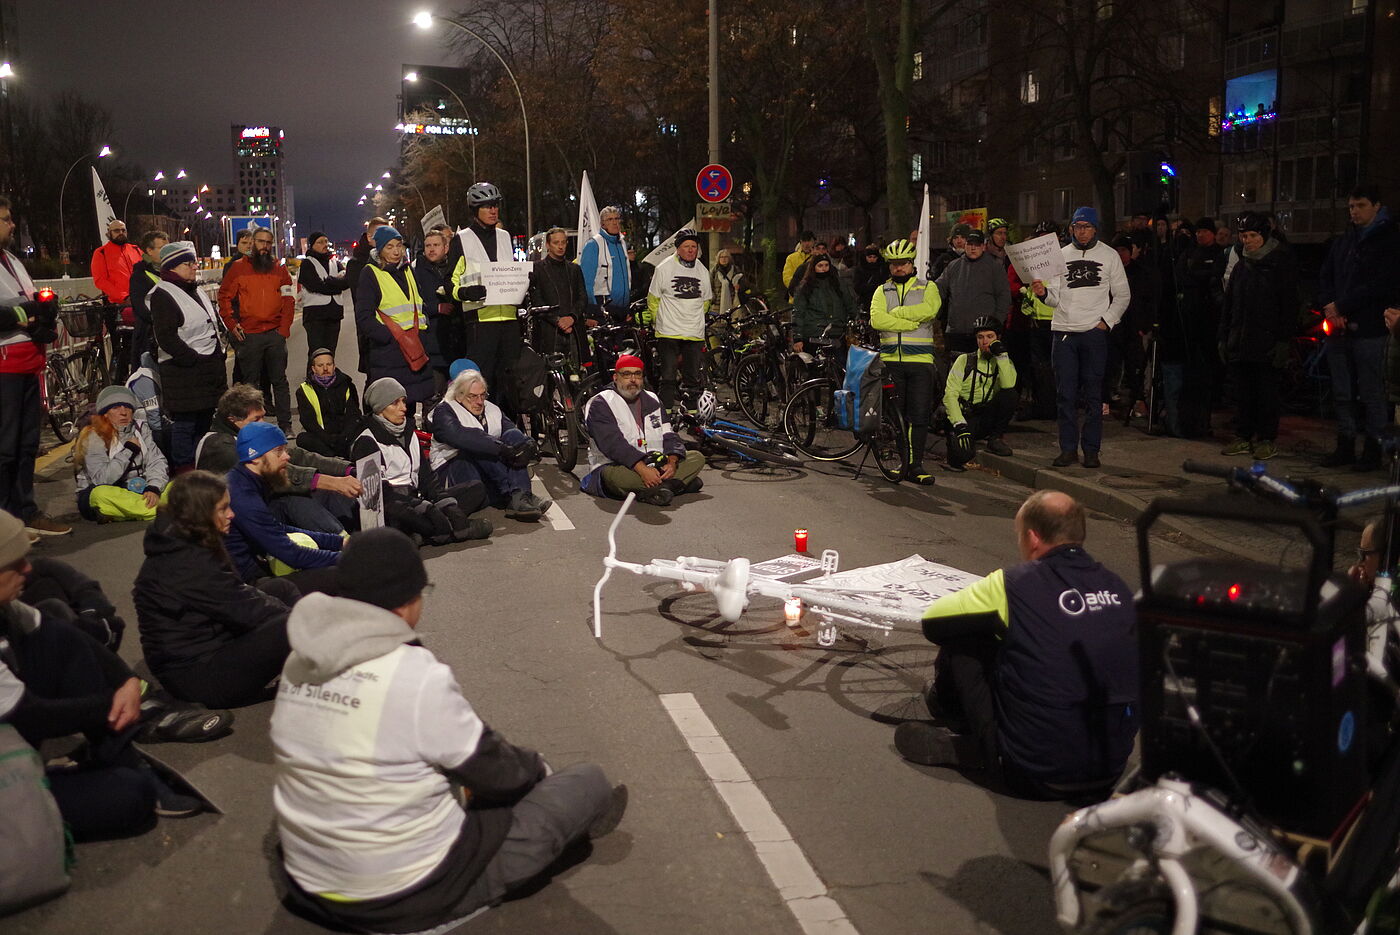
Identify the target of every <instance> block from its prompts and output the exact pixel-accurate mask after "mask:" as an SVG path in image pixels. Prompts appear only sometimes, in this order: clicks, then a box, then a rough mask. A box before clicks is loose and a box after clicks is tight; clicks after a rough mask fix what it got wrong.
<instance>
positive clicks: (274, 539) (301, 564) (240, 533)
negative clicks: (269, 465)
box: [224, 464, 344, 581]
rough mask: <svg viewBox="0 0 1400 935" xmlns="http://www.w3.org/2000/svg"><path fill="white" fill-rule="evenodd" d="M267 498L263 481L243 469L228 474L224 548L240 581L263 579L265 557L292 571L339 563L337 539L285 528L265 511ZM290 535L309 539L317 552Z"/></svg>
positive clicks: (326, 535)
mask: <svg viewBox="0 0 1400 935" xmlns="http://www.w3.org/2000/svg"><path fill="white" fill-rule="evenodd" d="M267 496H268V493H267V485H266V484H264V483H263V480H262V478H260V477H258V476H257V475H256V474H254V473H253V472H252V471H250V470H248V469H247V468H246V467H244V466H243V465H241V464H240V465H238V466H237V467H235V468H234V469H233V470H231V471H229V472H228V497H229V506H231V507H232V508H233V525H232V526H231V527H230V528H229V531H228V535H227V536H225V537H224V544H225V546H226V547H227V548H228V554H229V558H230V559H232V560H233V567H234V569H235V570H236V571H237V573H238V576H239V577H240V578H242V579H243V580H244V581H256V580H257V579H259V578H263V577H266V576H267V573H268V572H267V569H266V568H265V567H264V566H263V564H262V561H263V559H264V558H265V557H267V556H272V557H273V558H277V559H281V560H282V561H283V562H285V563H286V564H287V565H290V566H291V567H292V568H295V569H302V568H325V567H327V566H330V565H334V564H335V563H336V562H338V561H340V549H341V546H342V544H343V542H344V540H342V539H341V537H340V536H337V535H333V534H331V533H326V532H313V531H312V530H309V529H298V528H296V527H294V526H287V525H286V524H284V523H283V522H282V521H281V520H280V519H278V518H277V515H276V514H275V513H273V512H272V510H271V509H270V508H269V507H268V505H267ZM293 532H299V533H304V534H305V535H307V536H310V537H311V541H312V542H314V543H316V548H314V549H313V548H307V547H305V546H302V545H298V544H297V543H295V542H293V541H292V540H291V538H290V537H289V535H288V534H289V533H293Z"/></svg>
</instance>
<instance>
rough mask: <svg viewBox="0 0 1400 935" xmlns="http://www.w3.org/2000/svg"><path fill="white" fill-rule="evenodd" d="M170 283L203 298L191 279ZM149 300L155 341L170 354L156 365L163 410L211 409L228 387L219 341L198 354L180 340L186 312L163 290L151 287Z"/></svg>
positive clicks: (224, 356)
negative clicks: (209, 350)
mask: <svg viewBox="0 0 1400 935" xmlns="http://www.w3.org/2000/svg"><path fill="white" fill-rule="evenodd" d="M167 281H169V280H167ZM173 285H175V287H176V288H179V289H184V290H185V291H186V292H188V293H189V294H190V295H195V296H196V301H199V300H200V299H201V298H203V297H202V296H197V293H198V289H199V287H198V286H197V285H195V284H194V283H184V282H179V283H173ZM148 303H149V306H150V310H151V330H152V332H153V333H154V334H155V343H156V345H157V347H159V348H161V349H162V350H164V351H165V352H166V353H167V354H169V355H170V359H169V360H165V361H162V362H161V363H160V364H159V365H158V369H159V370H160V392H161V401H162V402H163V403H164V407H163V411H164V412H167V413H171V414H179V413H186V412H212V411H213V409H214V407H215V406H217V405H218V404H219V397H220V396H222V395H224V390H226V389H228V371H227V369H226V361H227V360H228V354H227V353H226V352H225V351H224V349H223V346H222V344H221V345H220V347H219V349H218V350H217V351H215V352H214V353H212V354H198V353H196V352H195V351H194V350H192V349H191V348H190V346H189V345H188V344H186V343H185V342H184V341H182V340H180V335H179V330H180V325H181V323H182V322H184V320H185V312H184V310H183V309H182V308H181V307H180V304H179V303H178V302H177V301H175V299H174V298H172V297H171V296H169V295H166V294H165V292H164V291H162V290H160V289H153V291H152V292H151V293H150V295H149V297H148Z"/></svg>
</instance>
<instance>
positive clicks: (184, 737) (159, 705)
mask: <svg viewBox="0 0 1400 935" xmlns="http://www.w3.org/2000/svg"><path fill="white" fill-rule="evenodd" d="M232 730H233V712H231V711H211V710H209V709H208V708H205V707H203V706H201V705H192V704H184V703H182V702H178V701H173V700H167V699H166V698H163V697H160V696H159V695H157V696H155V697H151V698H147V699H146V700H145V701H143V702H141V727H140V728H139V729H138V730H137V732H136V740H137V741H138V742H140V743H204V742H206V741H209V740H218V739H219V738H220V737H223V736H224V735H226V734H228V733H229V732H230V731H232Z"/></svg>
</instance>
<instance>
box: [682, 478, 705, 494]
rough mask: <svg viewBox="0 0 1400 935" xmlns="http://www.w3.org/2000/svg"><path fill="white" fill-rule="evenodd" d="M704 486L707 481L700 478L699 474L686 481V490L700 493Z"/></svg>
mask: <svg viewBox="0 0 1400 935" xmlns="http://www.w3.org/2000/svg"><path fill="white" fill-rule="evenodd" d="M704 486H705V482H704V481H702V480H701V479H700V476H699V475H696V476H695V477H692V478H691V479H690V480H688V481H686V482H685V492H686V493H699V492H700V491H701V489H702V488H703V487H704Z"/></svg>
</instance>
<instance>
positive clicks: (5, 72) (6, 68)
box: [0, 62, 15, 78]
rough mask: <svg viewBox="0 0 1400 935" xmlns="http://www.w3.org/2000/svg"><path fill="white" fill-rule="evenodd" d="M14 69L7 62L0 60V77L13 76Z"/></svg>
mask: <svg viewBox="0 0 1400 935" xmlns="http://www.w3.org/2000/svg"><path fill="white" fill-rule="evenodd" d="M14 76H15V70H14V69H13V68H11V67H10V63H9V62H0V78H13V77H14Z"/></svg>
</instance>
